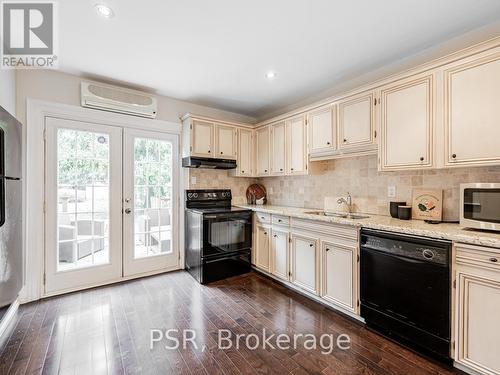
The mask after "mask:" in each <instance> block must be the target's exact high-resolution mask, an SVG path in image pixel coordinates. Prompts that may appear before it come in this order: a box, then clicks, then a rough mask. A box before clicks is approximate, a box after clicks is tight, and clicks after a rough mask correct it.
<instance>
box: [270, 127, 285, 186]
mask: <svg viewBox="0 0 500 375" xmlns="http://www.w3.org/2000/svg"><path fill="white" fill-rule="evenodd" d="M270 129H271V175H273V176H279V175H285V173H286V156H287V155H286V147H287V144H286V123H285V122H284V121H282V122H278V123H276V124H272V125H270Z"/></svg>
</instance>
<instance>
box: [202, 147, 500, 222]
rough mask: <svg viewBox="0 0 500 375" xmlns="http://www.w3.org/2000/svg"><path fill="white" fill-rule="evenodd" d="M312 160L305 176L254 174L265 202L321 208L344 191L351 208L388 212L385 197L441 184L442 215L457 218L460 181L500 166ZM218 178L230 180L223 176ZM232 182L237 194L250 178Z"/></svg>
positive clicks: (498, 178) (495, 176) (487, 177)
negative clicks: (396, 168)
mask: <svg viewBox="0 0 500 375" xmlns="http://www.w3.org/2000/svg"><path fill="white" fill-rule="evenodd" d="M314 164H316V165H315V168H313V170H314V172H313V173H311V174H310V175H308V176H290V177H267V178H259V179H258V182H259V183H260V184H262V185H264V186H265V187H266V189H267V199H268V204H274V205H284V206H294V207H304V208H323V205H324V198H325V197H337V196H345V195H346V192H347V191H349V193H350V194H351V196H352V198H353V203H354V206H355V211H358V212H365V213H371V214H380V215H389V202H390V201H399V200H402V201H407V202H408V204H411V195H412V190H413V188H440V189H443V220H446V221H456V220H458V219H459V214H460V212H459V204H460V203H459V200H460V196H459V195H460V193H459V186H460V184H461V183H467V182H500V166H495V167H474V168H470V167H468V168H457V169H435V170H408V171H401V172H379V171H378V170H377V157H376V156H375V155H371V156H363V157H356V158H348V159H338V160H328V161H322V162H315V163H314ZM229 179H231V180H239V179H236V178H234V179H233V178H229ZM245 180H251V179H245ZM221 182H222V183H225V184H226V185H228V186H229V184H230V183H229V182H226V180H225V179H224V178H222V179H221ZM210 183H213V181H210ZM231 183H233V184H236V185H237V189H238V192H239V194H240V191H241V189H243V186H242V185H245V184H246V185H248V183H249V182H243V181H242V182H240V183H237V182H231ZM388 186H395V187H396V197H394V198H388V197H387V195H388V194H387V193H388V192H387V189H388ZM243 195H244V191H243Z"/></svg>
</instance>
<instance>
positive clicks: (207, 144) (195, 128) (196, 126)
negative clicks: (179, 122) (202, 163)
mask: <svg viewBox="0 0 500 375" xmlns="http://www.w3.org/2000/svg"><path fill="white" fill-rule="evenodd" d="M214 129H215V124H214V123H213V122H207V121H201V120H193V122H192V124H191V132H190V134H191V155H192V156H201V157H207V158H211V157H214V150H215V147H214Z"/></svg>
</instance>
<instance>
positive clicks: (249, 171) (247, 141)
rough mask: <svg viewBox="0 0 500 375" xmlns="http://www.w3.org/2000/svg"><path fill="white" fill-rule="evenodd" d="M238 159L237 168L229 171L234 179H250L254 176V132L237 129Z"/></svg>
mask: <svg viewBox="0 0 500 375" xmlns="http://www.w3.org/2000/svg"><path fill="white" fill-rule="evenodd" d="M237 145H238V157H237V159H236V164H237V167H236V169H233V170H231V171H230V174H231V175H232V176H234V177H252V176H253V175H254V131H253V130H252V129H243V128H239V129H238V131H237Z"/></svg>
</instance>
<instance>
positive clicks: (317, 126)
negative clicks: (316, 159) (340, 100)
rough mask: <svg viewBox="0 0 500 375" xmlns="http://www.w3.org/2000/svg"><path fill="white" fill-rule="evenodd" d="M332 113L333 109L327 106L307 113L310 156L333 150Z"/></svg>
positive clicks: (333, 117)
mask: <svg viewBox="0 0 500 375" xmlns="http://www.w3.org/2000/svg"><path fill="white" fill-rule="evenodd" d="M334 112H335V107H334V106H332V105H328V106H326V107H323V108H319V109H317V110H314V111H312V112H309V113H308V115H307V124H308V125H309V152H310V154H311V155H314V154H317V153H324V152H331V151H334V150H335V148H336V142H335V141H336V134H335V115H334Z"/></svg>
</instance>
